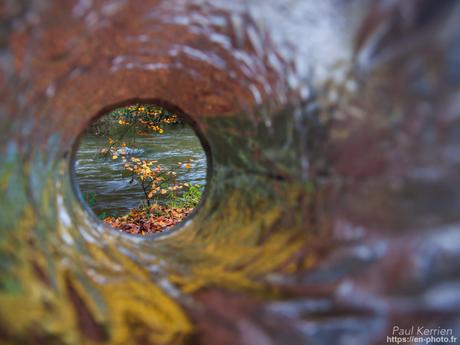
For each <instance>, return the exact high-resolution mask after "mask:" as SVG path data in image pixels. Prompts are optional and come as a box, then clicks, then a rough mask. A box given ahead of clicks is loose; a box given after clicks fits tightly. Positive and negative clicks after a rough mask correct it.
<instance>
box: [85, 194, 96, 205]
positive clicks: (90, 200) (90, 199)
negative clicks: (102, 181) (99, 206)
mask: <svg viewBox="0 0 460 345" xmlns="http://www.w3.org/2000/svg"><path fill="white" fill-rule="evenodd" d="M83 200H85V201H86V203H87V204H88V205H89V207H94V205H96V192H85V193H83Z"/></svg>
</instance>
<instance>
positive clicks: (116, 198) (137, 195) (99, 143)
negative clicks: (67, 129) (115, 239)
mask: <svg viewBox="0 0 460 345" xmlns="http://www.w3.org/2000/svg"><path fill="white" fill-rule="evenodd" d="M106 146H107V141H106V139H104V138H103V137H99V136H96V135H90V134H88V135H85V136H83V137H82V140H81V142H80V147H79V149H78V151H77V154H76V157H75V172H76V180H77V183H78V185H79V187H80V191H81V192H82V195H83V197H84V198H85V199H88V198H89V199H91V195H94V194H95V199H94V201H93V203H92V204H91V205H90V206H91V208H92V209H93V211H94V212H95V213H96V214H97V215H104V214H105V215H114V216H118V215H122V214H125V213H127V212H128V211H129V210H130V209H132V208H134V207H137V206H138V205H139V203H140V202H141V201H143V200H145V198H144V193H143V191H142V188H141V186H140V185H139V184H138V183H137V182H136V181H134V182H133V183H129V182H130V177H127V176H123V175H122V171H123V162H121V160H120V159H118V160H116V161H113V160H110V159H104V158H100V157H98V153H99V151H100V150H101V148H103V147H106ZM136 148H138V149H140V150H141V151H140V153H139V154H137V155H136V156H137V157H139V158H142V159H153V160H157V161H158V163H159V164H161V165H162V166H164V167H166V168H172V167H174V166H176V165H177V162H181V161H182V162H183V161H185V160H186V159H189V158H191V159H193V166H192V168H191V169H190V170H186V169H180V170H179V171H178V180H180V181H184V182H189V183H191V184H198V185H201V186H204V184H205V182H206V167H207V165H206V154H205V152H204V150H203V147H202V146H201V143H200V140H199V139H198V137H197V136H196V135H195V133H194V131H193V129H191V128H190V127H182V126H181V127H179V128H177V127H175V128H171V129H167V130H166V131H165V132H164V133H163V134H159V133H152V134H151V135H149V136H144V137H138V138H136ZM93 193H94V194H93Z"/></svg>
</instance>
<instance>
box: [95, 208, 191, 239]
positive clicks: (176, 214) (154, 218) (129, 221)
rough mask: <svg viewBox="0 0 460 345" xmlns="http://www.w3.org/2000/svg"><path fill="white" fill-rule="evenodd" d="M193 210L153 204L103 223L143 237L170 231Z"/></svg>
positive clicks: (105, 220) (107, 219) (108, 219)
mask: <svg viewBox="0 0 460 345" xmlns="http://www.w3.org/2000/svg"><path fill="white" fill-rule="evenodd" d="M193 208H194V207H190V208H185V207H182V208H181V207H168V206H163V205H159V204H153V205H152V206H150V207H147V208H136V209H132V210H131V211H130V212H129V213H128V214H127V215H125V216H122V217H107V218H105V219H104V220H103V221H104V222H105V223H107V224H109V225H111V226H112V227H113V228H116V229H118V230H120V231H123V232H127V233H130V234H134V235H145V234H149V233H156V232H162V231H165V230H168V229H170V228H171V227H173V226H174V225H176V224H177V223H180V222H181V221H182V220H183V219H184V218H185V217H187V216H188V215H189V214H190V213H191V212H192V210H193Z"/></svg>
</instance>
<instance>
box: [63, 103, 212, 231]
mask: <svg viewBox="0 0 460 345" xmlns="http://www.w3.org/2000/svg"><path fill="white" fill-rule="evenodd" d="M203 143H204V141H203V137H202V136H201V135H200V134H197V131H196V129H195V125H194V123H193V122H192V121H191V119H190V118H189V117H188V116H186V115H184V114H183V113H182V112H180V111H179V110H178V109H175V108H172V107H167V106H164V105H162V104H155V103H143V102H136V103H130V104H128V105H123V106H119V107H112V108H110V109H109V110H108V111H104V112H103V113H102V114H101V116H98V117H97V118H96V119H95V120H93V121H92V122H91V123H90V124H89V125H88V127H87V128H86V130H85V131H84V132H83V133H82V134H81V135H80V137H79V139H78V143H77V145H75V149H74V154H73V161H72V168H73V179H74V184H75V186H76V187H77V193H78V194H79V197H80V200H81V201H82V202H83V204H85V206H86V209H90V210H92V212H93V213H94V214H95V216H96V217H97V218H99V219H100V220H101V221H103V222H105V223H107V224H108V225H110V226H111V227H112V228H115V229H117V230H119V231H123V232H126V233H130V234H136V235H146V234H149V233H157V232H163V231H168V230H170V229H171V228H172V227H174V226H176V225H178V224H180V223H182V222H183V221H184V220H185V218H187V217H189V216H190V215H191V214H192V213H193V211H194V210H195V209H196V208H197V207H198V205H199V204H200V203H201V199H202V197H203V193H204V190H205V186H206V182H207V179H208V164H207V160H208V155H207V151H205V150H204V148H203V146H205V147H207V145H203Z"/></svg>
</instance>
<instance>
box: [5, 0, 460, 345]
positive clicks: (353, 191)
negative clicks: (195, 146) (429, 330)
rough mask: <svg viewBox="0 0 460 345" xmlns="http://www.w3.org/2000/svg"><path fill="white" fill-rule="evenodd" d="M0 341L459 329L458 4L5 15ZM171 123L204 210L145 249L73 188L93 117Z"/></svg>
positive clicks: (157, 4)
mask: <svg viewBox="0 0 460 345" xmlns="http://www.w3.org/2000/svg"><path fill="white" fill-rule="evenodd" d="M0 18H1V24H0V87H1V88H0V99H1V104H0V133H1V136H0V144H1V147H0V153H1V155H0V203H1V207H0V272H1V274H0V339H1V341H2V343H6V344H105V343H107V344H247V345H253V344H258V345H259V344H260V345H272V344H273V345H274V344H282V345H289V344H344V345H346V344H356V345H359V344H382V343H385V341H386V336H387V335H389V333H390V331H391V328H392V327H393V325H394V324H398V325H401V327H403V326H410V325H412V324H424V325H425V326H426V327H429V326H432V327H438V326H442V327H450V328H453V329H454V330H456V331H457V332H458V331H459V330H460V312H459V310H460V294H459V293H458V291H459V289H460V283H459V281H460V264H459V262H460V228H459V222H460V212H459V209H460V187H459V186H460V174H459V164H460V149H459V146H458V145H459V140H460V139H459V138H460V136H459V133H460V132H459V130H460V122H459V119H460V113H459V111H460V104H459V101H458V97H460V93H459V91H460V89H459V86H460V73H459V71H460V44H459V42H460V28H459V25H460V7H459V3H458V2H456V1H439V2H436V1H412V0H408V1H399V2H398V1H364V0H363V1H358V0H356V1H334V0H328V1H300V0H294V1H284V0H283V1H281V0H280V1H277V0H270V1H256V0H253V1H243V0H241V1H240V0H237V1H229V0H217V1H204V0H200V1H199V0H190V1H185V0H169V1H166V0H164V1H153V0H152V1H145V0H142V1H141V0H134V1H125V0H111V1H102V0H78V1H71V0H69V1H58V0H54V1H53V0H43V1H26V0H21V1H16V0H4V1H2V2H1V3H0ZM132 100H157V101H160V102H162V103H164V104H166V105H172V106H175V107H178V108H180V109H181V110H182V111H184V112H185V113H187V114H188V115H189V116H190V117H191V119H192V120H193V121H194V122H195V123H196V128H197V130H198V131H199V132H201V133H202V134H203V136H204V138H205V140H206V141H207V143H208V145H209V153H210V158H211V162H212V165H211V167H210V172H211V174H210V176H211V178H210V181H209V184H208V189H207V193H206V198H205V200H204V203H203V204H202V206H201V208H200V209H199V210H198V212H197V213H196V215H195V216H194V217H193V218H192V219H190V220H189V221H188V222H187V223H186V224H184V226H183V227H181V228H180V229H178V230H176V231H174V232H172V233H169V234H165V235H162V236H159V237H154V238H139V237H133V236H129V235H124V234H120V233H117V232H114V231H110V230H108V229H107V228H104V226H103V225H102V224H101V223H99V222H98V221H97V220H96V219H94V218H92V216H91V215H90V214H89V213H87V212H86V211H85V210H84V209H83V207H82V205H81V203H80V201H79V199H78V198H77V196H76V194H75V192H74V188H73V182H72V179H71V163H70V159H71V156H72V152H71V150H72V145H73V144H74V141H75V140H76V138H77V136H78V135H79V133H80V132H81V131H82V130H83V129H84V128H85V127H86V125H87V124H88V122H89V121H90V120H91V119H92V118H93V117H94V116H95V114H97V113H98V112H100V111H101V109H104V108H105V107H108V106H113V105H116V104H122V103H126V102H129V101H132Z"/></svg>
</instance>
